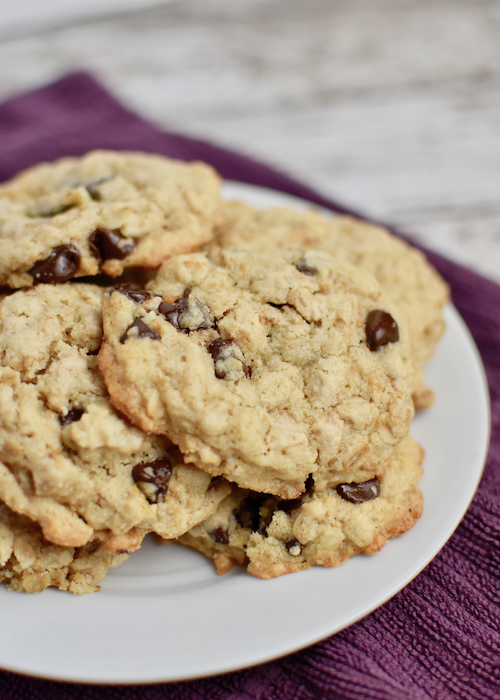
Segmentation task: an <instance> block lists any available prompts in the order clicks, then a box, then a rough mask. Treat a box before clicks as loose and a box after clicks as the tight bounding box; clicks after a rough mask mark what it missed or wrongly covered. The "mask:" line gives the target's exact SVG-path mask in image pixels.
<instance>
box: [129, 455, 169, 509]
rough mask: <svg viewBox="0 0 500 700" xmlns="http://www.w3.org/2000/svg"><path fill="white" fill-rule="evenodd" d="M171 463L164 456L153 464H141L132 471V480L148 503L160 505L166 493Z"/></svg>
mask: <svg viewBox="0 0 500 700" xmlns="http://www.w3.org/2000/svg"><path fill="white" fill-rule="evenodd" d="M171 476H172V463H171V461H170V458H169V457H168V456H166V457H165V458H164V459H157V460H156V461H155V462H142V463H141V464H136V465H135V467H134V468H133V469H132V478H133V480H134V481H135V483H136V484H137V486H138V487H139V488H140V489H141V491H142V492H143V493H144V495H145V496H146V498H147V499H148V501H149V502H150V503H161V502H162V501H163V500H164V499H165V494H166V493H167V491H168V482H169V481H170V477H171Z"/></svg>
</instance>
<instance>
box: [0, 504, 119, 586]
mask: <svg viewBox="0 0 500 700" xmlns="http://www.w3.org/2000/svg"><path fill="white" fill-rule="evenodd" d="M127 558H128V554H126V553H121V554H110V553H109V552H108V550H107V549H106V547H105V546H104V544H103V543H102V542H100V541H99V540H98V539H95V540H92V541H90V542H89V543H88V544H86V545H85V546H83V547H78V548H76V549H75V548H73V547H59V546H57V545H54V544H52V543H51V542H48V541H47V540H46V539H45V538H44V537H43V535H42V531H41V529H40V527H39V526H38V525H36V524H35V523H34V522H33V521H32V520H30V519H29V518H25V517H24V516H22V515H18V514H17V513H14V512H13V511H11V510H10V509H9V508H7V506H6V505H5V504H4V503H1V502H0V582H3V583H5V584H6V585H7V588H10V589H12V590H15V591H24V592H26V593H40V592H41V591H43V590H44V589H45V588H48V587H53V588H58V589H59V590H61V591H69V592H70V593H75V594H81V593H91V592H93V591H98V590H99V589H100V586H99V583H100V582H101V581H102V580H103V579H104V577H105V576H106V574H107V572H108V570H109V569H111V568H113V567H115V566H119V565H120V564H122V563H123V562H124V561H125V560H126V559H127Z"/></svg>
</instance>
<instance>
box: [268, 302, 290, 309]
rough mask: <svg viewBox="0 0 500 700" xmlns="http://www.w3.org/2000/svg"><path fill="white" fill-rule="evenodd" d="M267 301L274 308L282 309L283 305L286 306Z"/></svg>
mask: <svg viewBox="0 0 500 700" xmlns="http://www.w3.org/2000/svg"><path fill="white" fill-rule="evenodd" d="M267 303H268V304H269V306H273V307H274V308H275V309H282V308H283V307H284V306H287V304H274V303H273V302H272V301H268V302H267Z"/></svg>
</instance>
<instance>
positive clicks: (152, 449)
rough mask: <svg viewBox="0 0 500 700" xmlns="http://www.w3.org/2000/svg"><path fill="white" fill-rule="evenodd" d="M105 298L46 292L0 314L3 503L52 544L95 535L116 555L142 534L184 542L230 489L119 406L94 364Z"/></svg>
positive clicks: (68, 289) (81, 287) (26, 294)
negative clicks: (35, 526)
mask: <svg viewBox="0 0 500 700" xmlns="http://www.w3.org/2000/svg"><path fill="white" fill-rule="evenodd" d="M102 294H103V290H102V289H100V288H99V287H96V286H94V285H86V284H81V283H67V284H62V285H45V284H43V285H38V286H36V287H33V288H30V289H27V290H22V291H18V292H15V293H14V294H12V295H11V296H9V297H6V298H5V299H4V300H3V302H2V303H1V305H0V404H1V406H2V410H1V412H0V500H2V501H3V502H4V503H5V504H6V505H7V506H8V507H9V508H10V509H11V510H13V511H14V512H16V513H18V514H20V515H23V516H25V517H27V518H30V519H31V520H33V521H36V522H38V523H39V525H40V527H41V530H42V532H43V535H44V537H45V538H46V539H47V540H49V541H50V542H52V543H54V544H57V545H60V546H62V547H82V546H85V545H86V544H87V543H89V542H91V541H92V540H94V539H96V538H99V539H100V540H101V541H103V542H104V545H105V547H106V550H107V551H108V552H110V553H116V552H124V551H133V550H134V549H137V548H138V547H139V546H140V544H141V542H142V539H143V537H144V535H145V533H146V532H156V533H158V534H159V535H161V536H163V537H165V536H168V535H167V534H166V533H168V532H174V531H175V532H176V533H177V534H182V533H183V532H185V531H186V530H188V529H189V528H190V527H192V526H193V525H194V524H196V523H197V522H199V521H200V520H202V519H203V518H204V517H208V515H210V514H211V513H212V512H213V511H214V510H215V508H216V507H217V505H218V503H219V501H220V500H221V498H223V497H224V495H225V494H226V493H227V491H228V488H229V487H228V486H227V485H226V484H224V482H223V481H220V482H218V483H214V484H212V482H211V477H210V475H208V474H206V473H204V472H202V471H200V470H199V469H196V467H194V466H192V465H184V463H183V460H182V456H181V455H180V453H179V451H178V450H176V449H175V448H173V447H172V446H171V445H170V444H169V443H168V442H167V441H165V440H164V439H163V438H160V437H157V436H152V435H147V434H146V433H144V432H142V431H141V430H140V429H139V428H136V427H134V426H132V425H130V424H129V423H128V422H127V421H126V420H125V419H124V417H123V416H120V415H119V414H118V413H117V412H116V411H115V409H114V408H113V407H112V405H111V403H110V400H109V396H108V393H107V391H106V386H105V384H104V380H103V378H102V376H101V373H100V371H99V368H98V366H97V361H98V360H97V353H98V351H99V347H100V345H101V341H102V319H101V297H102ZM203 513H206V515H205V516H204V515H203ZM174 536H177V535H174Z"/></svg>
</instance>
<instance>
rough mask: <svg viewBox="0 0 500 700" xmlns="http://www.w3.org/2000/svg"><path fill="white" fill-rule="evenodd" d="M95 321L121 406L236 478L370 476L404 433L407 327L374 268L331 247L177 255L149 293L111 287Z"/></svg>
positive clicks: (268, 485)
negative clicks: (337, 256)
mask: <svg viewBox="0 0 500 700" xmlns="http://www.w3.org/2000/svg"><path fill="white" fill-rule="evenodd" d="M375 311H377V312H378V313H380V314H382V316H381V318H379V319H378V320H377V319H375V320H374V319H373V318H372V314H373V312H375ZM388 318H390V323H388V322H387V319H388ZM103 321H104V338H105V342H104V343H103V346H102V348H101V351H100V353H99V366H100V368H101V370H102V372H103V374H104V377H105V381H106V384H107V386H108V390H109V392H110V395H111V399H112V401H113V403H114V404H115V405H116V406H117V408H118V409H119V410H120V411H122V412H123V413H125V414H126V415H127V416H128V417H129V418H130V420H131V421H132V422H134V423H135V424H136V425H139V426H140V427H141V428H142V429H143V430H146V431H148V432H151V433H155V434H159V435H166V436H168V437H169V439H171V440H172V442H174V443H175V444H177V445H178V446H179V448H180V450H181V452H182V453H183V454H184V458H185V460H186V461H187V462H190V463H191V462H192V463H194V464H196V466H198V467H200V469H203V470H204V471H207V472H208V473H210V474H212V475H213V476H218V475H223V476H225V477H226V478H227V479H229V480H230V481H233V482H236V483H237V484H238V485H239V486H241V487H243V488H251V489H252V490H254V491H262V492H267V493H274V494H278V495H280V496H282V497H283V498H294V497H296V496H298V495H299V494H300V493H302V491H303V490H304V483H305V481H306V479H307V477H308V475H309V474H310V473H314V478H315V480H316V483H317V484H318V485H321V487H322V488H326V486H327V485H328V484H329V483H330V482H331V481H332V480H334V481H336V480H337V479H338V478H339V475H344V476H345V477H346V478H347V477H349V478H355V479H363V478H366V479H368V478H369V477H370V475H371V474H373V473H374V472H376V471H377V469H379V468H380V464H382V463H383V462H384V460H385V458H386V457H387V455H388V453H389V452H390V450H391V448H392V446H393V445H395V444H396V443H397V442H399V440H401V439H402V438H403V437H404V436H405V435H406V434H407V433H408V430H409V425H410V421H411V418H412V415H413V406H412V402H411V397H410V384H411V379H412V368H411V365H410V363H409V361H408V360H407V358H406V349H405V342H404V336H405V330H404V328H403V327H400V328H399V330H398V321H397V314H395V312H394V311H392V310H391V308H390V305H388V304H386V301H385V300H384V299H383V298H382V297H381V296H380V291H379V287H378V284H377V282H376V281H375V279H374V278H373V277H371V276H370V275H368V274H367V273H365V272H363V271H360V270H359V269H356V268H354V267H352V266H351V265H347V264H345V263H339V262H337V261H335V260H334V259H333V258H332V257H331V256H330V255H328V254H326V253H317V252H312V251H310V252H308V253H306V254H305V255H304V254H303V253H297V252H295V251H290V252H287V251H282V252H281V253H280V254H278V255H276V254H272V253H268V254H262V255H259V254H256V253H248V252H246V251H229V250H226V251H222V250H219V251H218V252H217V251H214V254H213V256H212V258H210V257H209V256H208V255H207V254H202V253H198V254H191V255H186V256H177V257H176V258H173V259H171V260H169V261H167V262H165V263H164V264H163V266H162V267H161V268H160V271H159V273H158V275H157V277H156V279H155V280H154V282H151V283H150V285H149V288H148V290H147V291H146V290H143V291H140V290H136V291H132V292H131V291H129V290H128V289H127V288H126V287H120V288H119V289H115V290H110V292H108V293H107V294H106V295H105V296H104V298H103ZM400 334H401V338H400Z"/></svg>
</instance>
